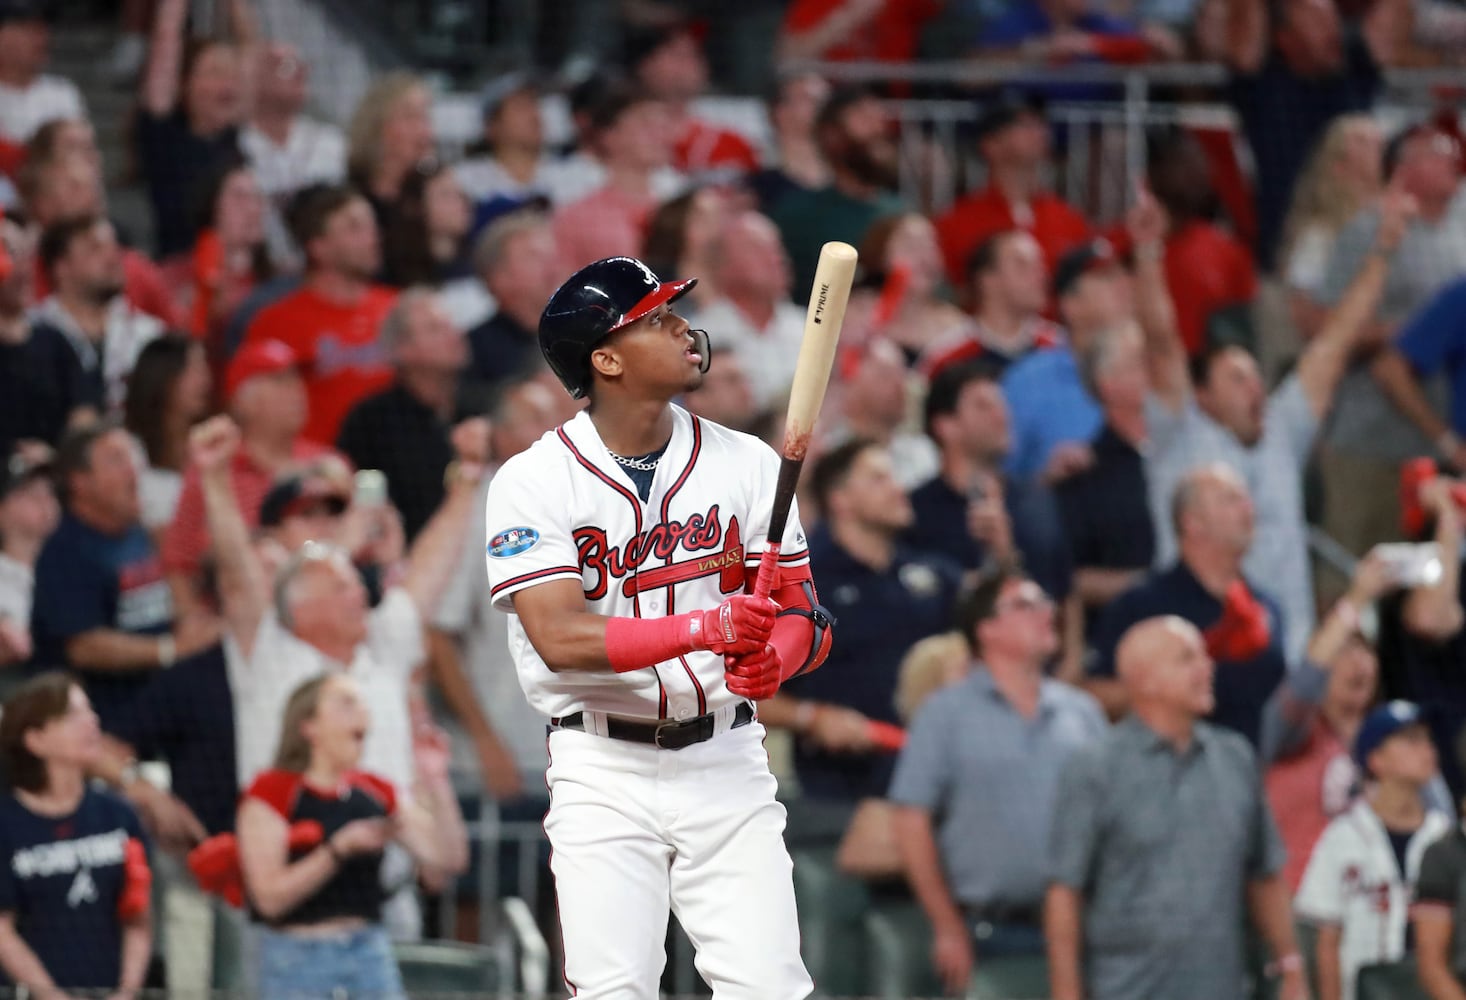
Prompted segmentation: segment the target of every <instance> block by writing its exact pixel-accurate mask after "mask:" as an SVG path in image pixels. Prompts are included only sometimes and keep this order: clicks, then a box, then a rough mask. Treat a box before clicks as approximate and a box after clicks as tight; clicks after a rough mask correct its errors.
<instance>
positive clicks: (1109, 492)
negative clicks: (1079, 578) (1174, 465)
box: [1054, 424, 1155, 639]
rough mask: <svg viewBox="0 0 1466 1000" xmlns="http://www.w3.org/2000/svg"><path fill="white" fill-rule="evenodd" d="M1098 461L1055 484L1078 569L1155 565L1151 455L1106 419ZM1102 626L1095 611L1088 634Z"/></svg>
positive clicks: (1096, 450) (1096, 454)
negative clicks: (1149, 480)
mask: <svg viewBox="0 0 1466 1000" xmlns="http://www.w3.org/2000/svg"><path fill="white" fill-rule="evenodd" d="M1093 449H1094V464H1093V465H1092V466H1090V467H1089V468H1088V469H1085V470H1084V471H1083V472H1081V473H1079V474H1078V475H1074V476H1070V477H1069V478H1068V479H1065V480H1064V481H1063V482H1061V483H1059V485H1058V486H1057V487H1056V488H1055V490H1054V494H1055V497H1056V498H1057V500H1058V503H1059V515H1060V517H1061V519H1062V520H1063V524H1064V537H1065V539H1066V540H1067V541H1068V543H1069V556H1070V559H1071V560H1072V562H1073V565H1074V567H1075V569H1079V568H1084V569H1117V570H1141V569H1149V568H1150V566H1151V565H1152V564H1153V563H1154V562H1155V525H1154V524H1153V523H1152V522H1151V519H1150V501H1149V499H1148V498H1149V496H1150V493H1149V492H1148V490H1147V488H1146V483H1145V460H1144V459H1143V458H1142V457H1141V455H1140V452H1138V451H1136V450H1135V448H1134V446H1133V445H1131V444H1130V442H1128V441H1126V440H1124V439H1123V438H1121V437H1120V436H1119V435H1118V434H1116V433H1115V432H1114V430H1113V429H1112V428H1111V427H1110V426H1109V424H1106V425H1105V427H1104V429H1103V430H1101V431H1100V433H1099V436H1098V437H1097V438H1095V439H1094V441H1093ZM1096 625H1098V622H1097V621H1096V620H1095V618H1094V616H1093V615H1091V616H1090V620H1089V622H1088V626H1089V627H1088V628H1087V629H1086V634H1089V637H1090V638H1091V639H1093V638H1094V636H1093V635H1092V634H1091V633H1092V632H1093V629H1094V627H1095V626H1096Z"/></svg>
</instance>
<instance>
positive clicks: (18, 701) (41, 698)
mask: <svg viewBox="0 0 1466 1000" xmlns="http://www.w3.org/2000/svg"><path fill="white" fill-rule="evenodd" d="M76 686H77V683H76V679H75V678H73V677H72V676H71V675H70V674H66V673H63V672H61V671H59V670H53V671H49V672H47V673H44V674H41V675H40V676H38V677H34V678H32V679H31V680H29V681H27V682H26V683H25V684H24V685H23V686H22V687H21V688H20V689H19V690H18V691H16V692H15V693H14V694H12V695H11V696H10V697H9V698H7V699H5V708H4V711H3V712H0V769H3V771H4V774H5V778H6V781H7V783H8V784H9V786H10V787H11V788H13V789H19V790H20V791H23V792H35V793H39V792H44V791H45V790H46V784H47V775H46V762H45V761H43V760H42V759H41V758H40V757H37V756H36V755H35V754H34V753H32V752H31V749H30V747H28V746H26V745H25V738H26V734H27V733H30V732H33V731H35V730H37V729H44V728H45V727H46V726H47V724H49V723H50V722H52V721H54V720H56V719H59V718H61V717H62V716H64V715H65V714H66V713H67V711H68V710H69V709H70V707H71V689H72V688H74V687H76Z"/></svg>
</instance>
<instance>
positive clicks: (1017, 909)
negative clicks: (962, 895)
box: [962, 903, 1043, 927]
mask: <svg viewBox="0 0 1466 1000" xmlns="http://www.w3.org/2000/svg"><path fill="white" fill-rule="evenodd" d="M962 914H963V916H965V917H966V918H967V922H968V923H970V924H1025V925H1027V926H1030V927H1040V926H1042V925H1043V908H1042V907H1038V906H1024V905H1014V904H1011V903H995V904H990V905H987V906H964V907H962Z"/></svg>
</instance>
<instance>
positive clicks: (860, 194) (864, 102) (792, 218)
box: [773, 88, 901, 302]
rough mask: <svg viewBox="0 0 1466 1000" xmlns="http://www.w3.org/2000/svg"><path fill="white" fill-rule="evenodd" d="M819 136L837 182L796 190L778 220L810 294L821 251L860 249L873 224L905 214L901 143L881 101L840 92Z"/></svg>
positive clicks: (802, 293)
mask: <svg viewBox="0 0 1466 1000" xmlns="http://www.w3.org/2000/svg"><path fill="white" fill-rule="evenodd" d="M814 127H815V138H816V140H817V141H818V142H819V146H820V151H821V152H822V153H823V154H824V156H825V159H826V160H827V161H829V164H830V176H831V183H830V185H829V186H828V187H824V188H821V189H819V190H817V191H795V192H791V193H790V194H789V195H788V196H787V197H785V198H784V199H783V200H782V201H780V202H779V204H778V205H777V206H776V207H775V208H774V212H773V219H774V222H775V224H776V225H778V227H779V232H780V233H781V234H782V235H783V237H784V247H785V249H787V250H788V251H789V259H790V262H791V263H792V264H793V265H794V285H793V287H794V294H795V296H796V297H797V298H798V299H799V301H800V302H803V301H805V299H806V298H807V297H808V294H809V286H810V284H811V282H812V281H813V280H814V268H815V264H816V263H817V262H818V261H819V256H820V247H821V246H823V245H824V244H825V243H826V242H828V241H829V240H843V241H844V242H846V243H849V244H851V245H858V244H859V243H860V240H861V237H863V236H864V235H865V231H866V230H867V229H869V228H870V224H871V223H872V222H874V221H875V220H876V219H878V218H880V217H881V216H883V215H889V214H891V213H893V212H899V211H900V210H901V203H900V202H899V201H898V200H897V199H896V196H895V193H894V192H895V188H896V184H897V181H898V177H897V173H896V140H895V139H894V138H893V137H892V135H891V119H890V116H889V115H887V114H886V110H885V108H884V107H882V106H881V102H880V100H879V99H877V98H876V96H875V95H874V94H872V93H870V92H869V91H866V90H861V89H858V88H850V89H845V90H837V91H835V92H834V93H833V94H831V95H830V98H829V100H827V101H825V104H824V107H822V108H820V113H819V117H818V118H816V119H815V126H814Z"/></svg>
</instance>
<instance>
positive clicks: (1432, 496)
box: [1404, 476, 1466, 642]
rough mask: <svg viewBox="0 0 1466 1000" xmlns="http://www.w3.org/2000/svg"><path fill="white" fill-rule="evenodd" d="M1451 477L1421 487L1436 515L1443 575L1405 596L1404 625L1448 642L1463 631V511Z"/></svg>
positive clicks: (1428, 637) (1425, 501)
mask: <svg viewBox="0 0 1466 1000" xmlns="http://www.w3.org/2000/svg"><path fill="white" fill-rule="evenodd" d="M1453 485H1454V484H1453V483H1452V481H1451V480H1449V479H1446V478H1443V477H1439V476H1438V477H1436V478H1435V479H1433V480H1431V481H1430V482H1429V483H1426V484H1425V486H1423V487H1422V488H1421V491H1420V500H1421V503H1422V504H1424V506H1425V509H1426V510H1428V511H1430V512H1431V513H1432V514H1433V515H1434V516H1435V542H1436V545H1437V546H1439V547H1440V553H1441V576H1440V579H1439V580H1437V581H1436V582H1435V583H1433V584H1431V585H1430V586H1428V587H1416V588H1415V589H1414V590H1412V591H1410V594H1409V596H1407V597H1406V598H1405V607H1404V620H1405V628H1406V629H1407V630H1408V631H1409V632H1410V634H1412V635H1415V636H1418V637H1419V638H1421V639H1424V640H1426V641H1427V642H1445V641H1446V640H1447V639H1450V638H1451V637H1452V636H1454V635H1455V634H1456V633H1457V632H1460V631H1461V626H1462V623H1463V617H1466V615H1463V613H1462V608H1461V589H1460V584H1461V560H1460V558H1459V557H1458V556H1457V553H1459V552H1460V551H1461V512H1460V511H1459V510H1457V509H1456V499H1455V497H1453V496H1452V495H1451V487H1452V486H1453Z"/></svg>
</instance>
